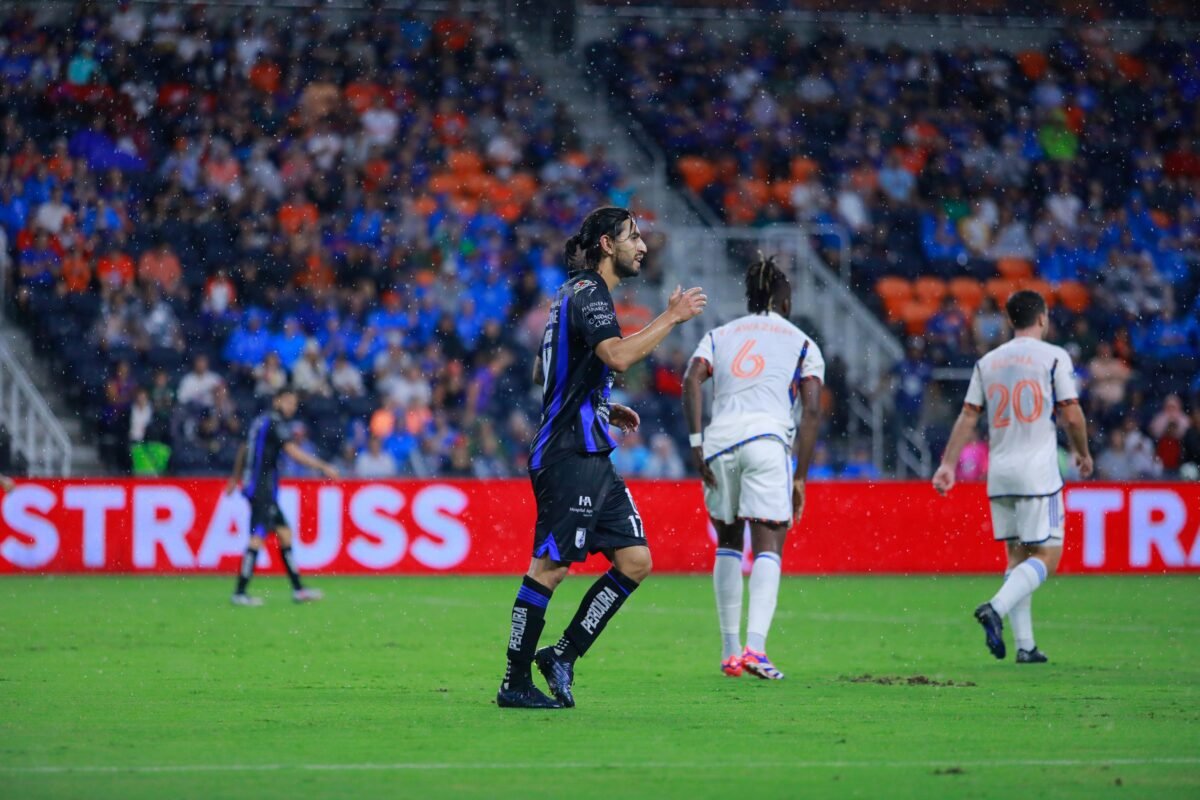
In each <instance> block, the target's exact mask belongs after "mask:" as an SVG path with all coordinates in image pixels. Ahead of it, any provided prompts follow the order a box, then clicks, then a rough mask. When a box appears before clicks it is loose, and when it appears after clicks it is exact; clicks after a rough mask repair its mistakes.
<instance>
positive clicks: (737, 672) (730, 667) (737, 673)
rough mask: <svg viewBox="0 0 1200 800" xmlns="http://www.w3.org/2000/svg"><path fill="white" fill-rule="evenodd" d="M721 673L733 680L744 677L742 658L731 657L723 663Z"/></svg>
mask: <svg viewBox="0 0 1200 800" xmlns="http://www.w3.org/2000/svg"><path fill="white" fill-rule="evenodd" d="M721 672H724V673H725V674H726V675H728V676H729V677H731V678H740V677H742V657H741V656H730V657H729V658H727V659H725V660H724V661H722V662H721Z"/></svg>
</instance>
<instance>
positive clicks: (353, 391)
mask: <svg viewBox="0 0 1200 800" xmlns="http://www.w3.org/2000/svg"><path fill="white" fill-rule="evenodd" d="M329 383H330V385H331V386H332V387H333V391H334V392H335V393H336V394H337V396H338V397H341V398H351V397H362V396H363V395H364V394H366V386H365V385H364V384H363V377H362V372H361V371H360V370H359V368H358V367H356V366H354V364H352V363H350V360H349V359H347V358H346V354H345V353H339V354H338V356H337V357H336V358H335V359H334V360H333V370H332V371H331V372H330V373H329Z"/></svg>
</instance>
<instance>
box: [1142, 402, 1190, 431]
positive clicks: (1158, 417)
mask: <svg viewBox="0 0 1200 800" xmlns="http://www.w3.org/2000/svg"><path fill="white" fill-rule="evenodd" d="M1172 425H1174V426H1175V435H1176V436H1177V437H1181V436H1182V435H1183V433H1184V432H1185V431H1187V429H1188V428H1189V427H1190V426H1191V420H1189V419H1188V416H1187V414H1185V413H1184V412H1183V401H1182V400H1180V399H1179V395H1177V394H1169V395H1167V396H1166V397H1165V398H1164V399H1163V403H1162V407H1161V408H1160V409H1159V411H1158V413H1157V414H1155V415H1154V419H1152V420H1150V427H1149V431H1150V436H1151V438H1153V439H1161V438H1163V437H1164V436H1165V435H1167V432H1168V429H1169V428H1170V427H1171V426H1172Z"/></svg>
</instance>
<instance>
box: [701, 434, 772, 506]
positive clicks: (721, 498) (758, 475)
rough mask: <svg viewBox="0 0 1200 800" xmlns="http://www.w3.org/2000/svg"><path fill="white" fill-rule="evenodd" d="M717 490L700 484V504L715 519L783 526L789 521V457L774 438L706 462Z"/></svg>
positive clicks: (748, 444)
mask: <svg viewBox="0 0 1200 800" xmlns="http://www.w3.org/2000/svg"><path fill="white" fill-rule="evenodd" d="M708 466H709V467H711V468H712V471H713V474H714V475H716V477H717V488H715V489H712V488H710V487H709V486H708V484H705V485H704V505H705V506H707V507H708V513H709V515H710V516H711V517H712V518H713V519H716V520H720V521H721V522H725V523H732V522H734V521H736V520H739V519H748V520H752V521H755V522H779V523H787V522H790V521H791V519H792V455H791V453H790V452H789V450H788V447H787V445H785V444H784V443H783V441H782V440H780V439H777V438H775V437H774V436H766V437H763V438H761V439H752V440H751V441H749V442H746V443H745V444H742V445H738V446H737V447H735V448H733V449H732V450H728V451H726V452H724V453H722V454H721V455H719V456H717V457H716V458H714V459H712V460H711V461H709V462H708Z"/></svg>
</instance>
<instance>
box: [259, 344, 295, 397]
mask: <svg viewBox="0 0 1200 800" xmlns="http://www.w3.org/2000/svg"><path fill="white" fill-rule="evenodd" d="M287 385H288V374H287V370H285V369H284V368H283V363H282V362H280V360H279V354H278V353H267V354H266V357H265V358H264V359H263V360H262V363H261V364H259V365H258V366H256V367H255V368H254V394H255V396H257V397H274V396H275V394H276V393H277V392H279V391H280V390H281V389H283V387H285V386H287Z"/></svg>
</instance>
